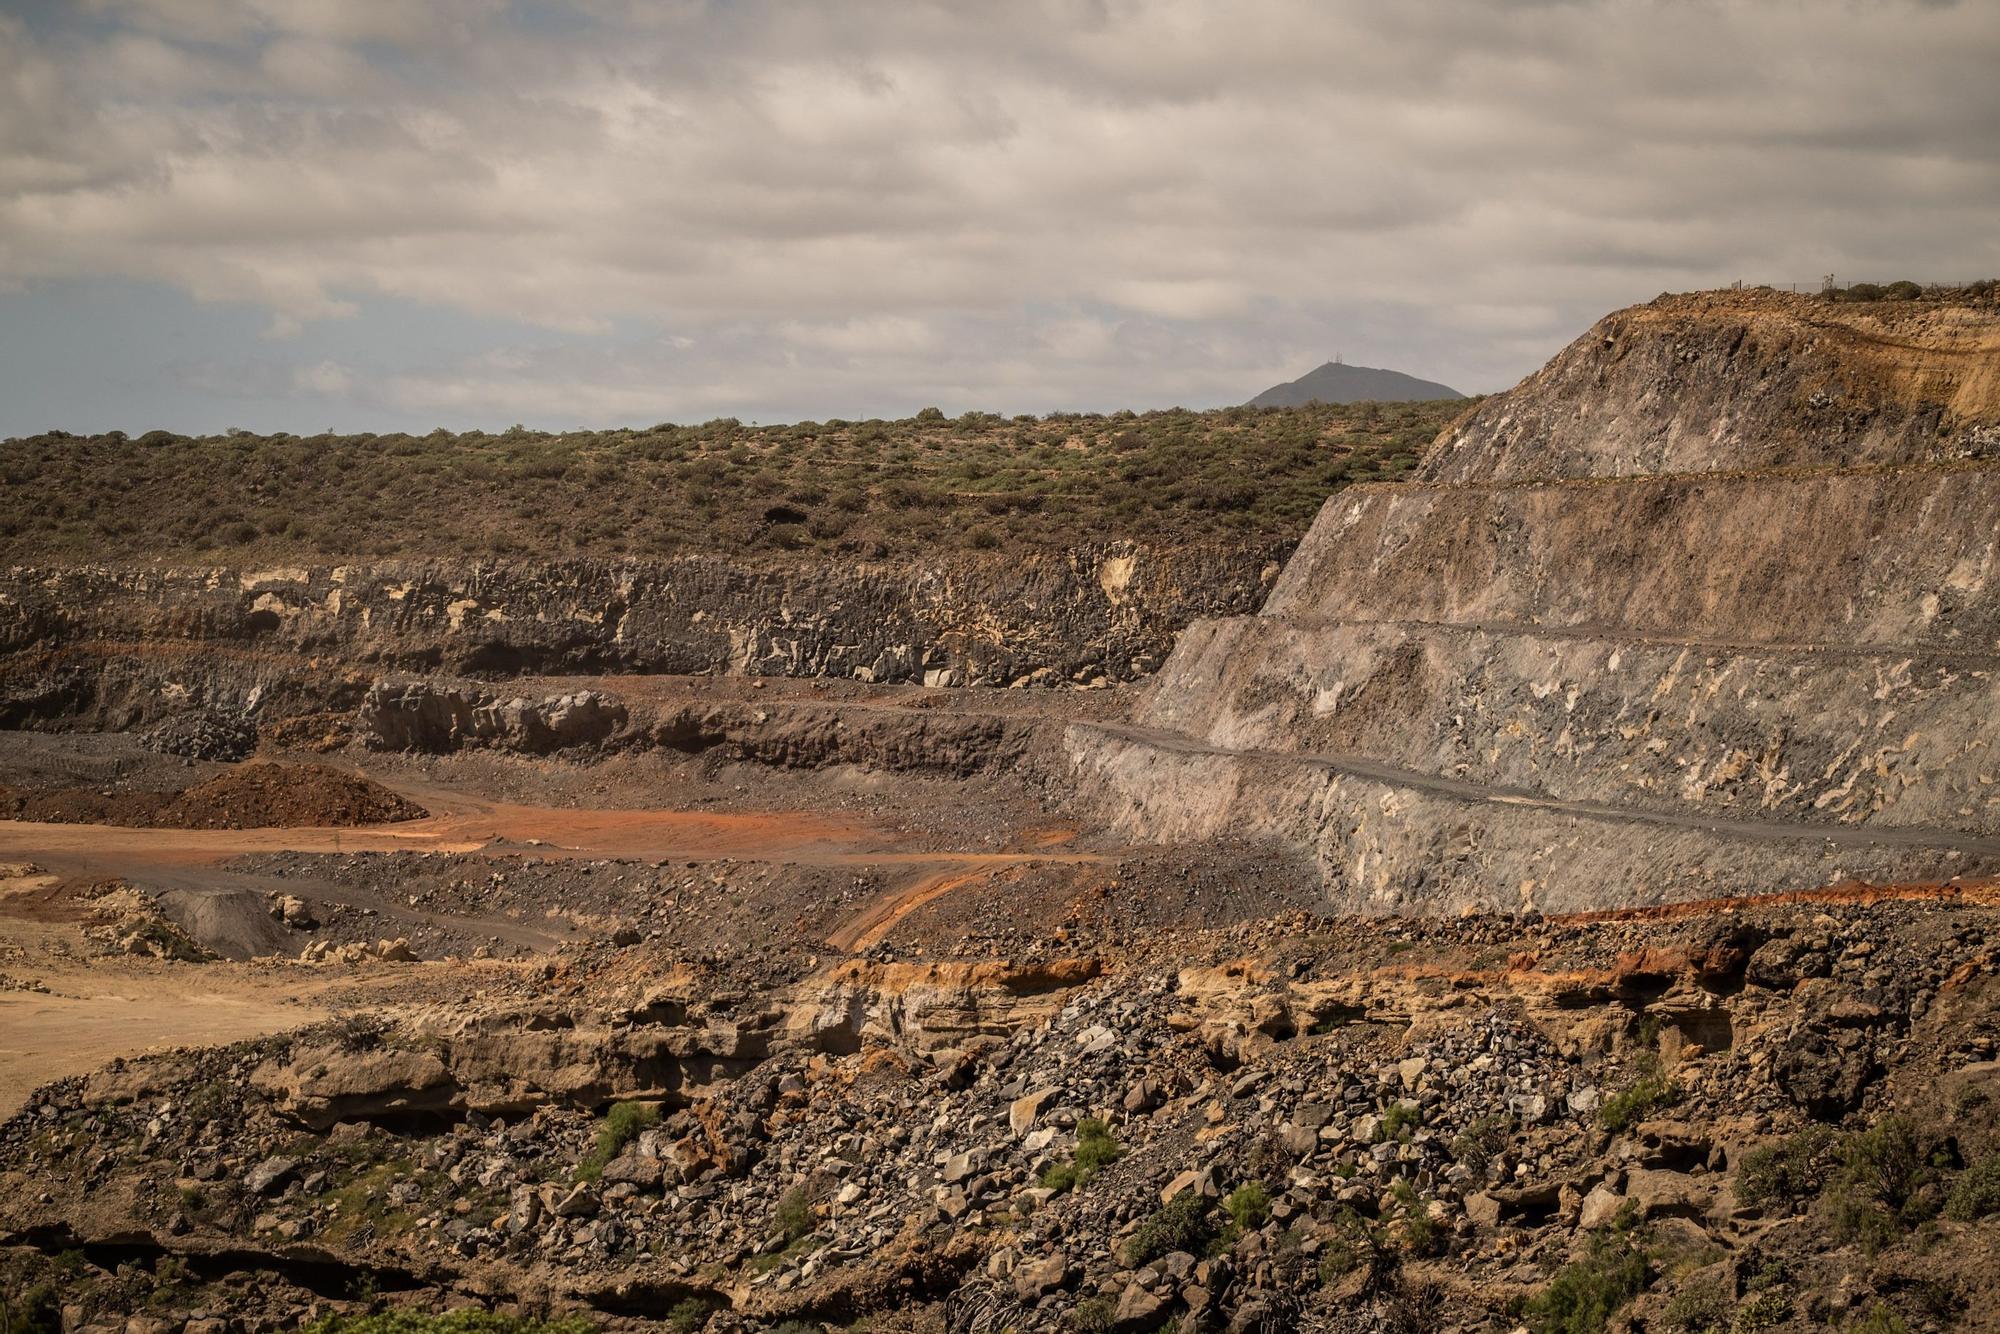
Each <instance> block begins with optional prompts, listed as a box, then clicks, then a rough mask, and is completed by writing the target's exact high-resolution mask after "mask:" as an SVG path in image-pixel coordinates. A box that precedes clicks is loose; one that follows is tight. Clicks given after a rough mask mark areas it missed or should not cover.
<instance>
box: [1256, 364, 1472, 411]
mask: <svg viewBox="0 0 2000 1334" xmlns="http://www.w3.org/2000/svg"><path fill="white" fill-rule="evenodd" d="M1464 397H1465V395H1464V394H1461V393H1459V392H1458V391H1457V390H1456V389H1453V388H1451V387H1450V386H1449V385H1442V384H1439V383H1437V382H1436V381H1434V380H1419V379H1418V378H1417V377H1416V376H1414V375H1405V374H1403V373H1402V372H1401V371H1390V370H1383V369H1381V368H1379V367H1375V366H1349V365H1348V364H1347V363H1346V362H1345V361H1343V360H1341V359H1340V358H1339V357H1335V358H1334V359H1333V360H1332V361H1329V362H1327V363H1326V364H1325V365H1324V366H1321V367H1320V368H1319V369H1318V370H1314V371H1309V372H1307V373H1306V374H1304V375H1301V376H1300V377H1299V378H1298V379H1296V380H1292V381H1290V382H1288V383H1286V384H1280V385H1273V386H1272V387H1271V388H1269V389H1266V390H1265V391H1264V392H1263V393H1261V394H1259V395H1257V397H1255V398H1253V399H1251V400H1250V403H1249V406H1251V407H1253V408H1296V407H1303V406H1304V405H1305V404H1307V403H1360V402H1363V401H1364V400H1369V399H1372V400H1374V401H1375V402H1378V403H1410V402H1418V401H1421V400H1424V399H1434V398H1464Z"/></svg>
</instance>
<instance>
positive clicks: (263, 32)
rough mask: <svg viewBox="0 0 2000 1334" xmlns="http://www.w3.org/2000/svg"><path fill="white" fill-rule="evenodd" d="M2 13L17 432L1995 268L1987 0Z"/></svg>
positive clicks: (502, 419)
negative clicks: (1745, 284) (1829, 277)
mask: <svg viewBox="0 0 2000 1334" xmlns="http://www.w3.org/2000/svg"><path fill="white" fill-rule="evenodd" d="M0 10H4V13H0V435H11V434H18V433H25V432H30V431H38V430H42V429H45V428H48V427H52V426H59V427H63V428H66V429H70V430H78V431H85V430H106V429H112V428H118V429H124V430H128V431H134V432H136V431H140V430H144V429H148V428H152V427H165V428H169V429H176V430H216V429H220V428H222V427H225V426H244V427H249V428H252V429H259V430H271V429H284V430H293V431H301V432H311V431H318V430H321V429H325V428H329V427H331V428H336V429H342V430H355V429H371V430H382V429H391V428H400V429H412V430H428V429H430V428H431V427H433V426H438V425H445V426H451V427H465V426H485V427H499V426H506V425H508V424H511V423H513V422H517V421H518V422H523V423H526V424H529V425H536V426H550V427H569V426H576V425H618V424H635V425H643V424H648V423H652V422H656V421H663V420H672V421H684V422H685V421H701V420H705V419H707V418H710V417H714V416H718V415H724V414H732V415H735V416H739V417H741V418H743V419H744V420H746V421H747V420H757V421H783V420H793V419H797V418H801V417H812V418H822V417H829V416H843V417H858V416H874V415H880V416H896V415H903V414H906V413H909V412H911V411H913V410H914V409H916V408H918V407H921V406H924V405H928V404H936V405H938V406H940V407H943V408H944V409H945V410H946V411H947V412H953V413H956V412H959V411H963V410H965V409H968V408H980V409H987V410H994V411H1001V412H1007V413H1014V412H1044V411H1049V410H1052V409H1065V408H1084V409H1107V408H1115V407H1122V406H1131V407H1136V408H1147V407H1165V406H1170V405H1174V404H1182V405H1186V406H1190V407H1195V406H1209V405H1215V404H1220V403H1230V402H1240V401H1242V400H1243V399H1245V398H1247V397H1249V396H1250V395H1251V394H1253V393H1255V392H1257V391H1258V390H1260V389H1263V388H1264V387H1266V386H1267V385H1269V384H1271V383H1273V382H1275V381H1277V380H1281V379H1290V378H1293V377H1295V376H1297V375H1299V374H1301V373H1303V372H1305V371H1306V370H1309V369H1311V368H1312V367H1313V366H1315V365H1317V364H1318V363H1319V362H1321V361H1324V360H1327V359H1329V358H1331V357H1332V356H1334V355H1335V354H1336V353H1341V354H1344V355H1345V357H1346V359H1347V360H1348V361H1350V362H1358V363H1362V364H1368V365H1380V366H1389V367H1394V368H1396V369H1400V370H1404V371H1408V372H1411V373H1413V374H1416V375H1420V376H1424V377H1426V378H1430V379H1438V380H1443V381H1445V382H1446V383H1449V384H1452V385H1455V386H1457V387H1458V388H1460V389H1463V390H1466V391H1468V392H1477V391H1483V390H1494V389H1500V388H1504V387H1505V386H1506V385H1508V384H1510V383H1512V382H1513V381H1514V380H1515V379H1516V378H1518V377H1519V376H1520V375H1522V374H1524V373H1525V372H1527V371H1529V370H1531V369H1533V368H1534V367H1535V366H1536V365H1539V364H1540V363H1541V362H1542V361H1543V360H1545V359H1546V358H1547V357H1548V356H1549V355H1550V354H1552V353H1553V352H1554V351H1555V350H1556V349H1557V348H1558V347H1560V346H1561V345H1562V344H1563V343H1565V342H1567V341H1568V340H1569V339H1570V338H1572V337H1574V336H1575V335H1576V334H1577V333H1578V332H1580V331H1581V330H1582V329H1583V328H1584V327H1586V326H1587V325H1588V324H1589V323H1590V322H1591V321H1592V320H1593V319H1595V318H1596V317H1597V316H1599V315H1600V314H1602V313H1604V312H1605V311H1607V310H1609V309H1612V308H1614V307H1617V306H1620V305H1624V304H1628V303H1630V302H1633V301H1639V300H1645V299H1648V298H1650V297H1652V296H1654V295H1655V294H1657V293H1659V292H1661V291H1663V290H1681V289H1687V288H1692V287H1706V286H1717V285H1723V284H1726V283H1727V282H1729V281H1730V280H1732V279H1735V278H1743V279H1746V280H1749V281H1751V282H1759V281H1766V282H1774V283H1781V284H1789V283H1792V282H1800V283H1807V282H1812V281H1814V280H1816V279H1817V278H1818V277H1819V276H1820V275H1821V274H1823V273H1825V272H1828V271H1833V272H1836V273H1839V274H1841V275H1842V276H1843V277H1849V276H1851V277H1856V278H1867V279H1875V280H1889V279H1894V278H1899V277H1904V276H1908V277H1912V278H1916V279H1918V280H1925V281H1928V280H1963V279H1969V278H1974V277H1981V276H1988V275H1994V274H2000V0H1963V2H1962V3H1958V4H1949V3H1918V2H1917V0H1907V2H1905V0H1853V2H1851V3H1849V2H1844V0H1738V2H1737V3H1721V2H1719V0H1718V2H1715V3H1703V2H1702V0H1676V2H1674V3H1665V2H1662V3H1656V4H1641V3H1635V2H1632V3H1628V2H1622V0H1603V2H1601V3H1599V2H1595V0H1569V2H1564V0H1548V2H1545V3H1543V2H1534V3H1531V2H1528V0H1458V2H1455V3H1447V2H1442V0H1439V2H1430V0H1397V2H1396V3H1387V2H1386V0H1296V2H1288V0H1213V2H1212V3H1211V2H1209V0H1132V2H1129V3H1128V2H1125V0H1094V2H1092V0H1077V2H1075V3H1069V2H1064V0H1044V2H1040V3H1036V2H1032V0H964V3H921V2H919V0H893V2H888V0H885V2H884V3H879V4H875V3H867V2H866V0H837V2H835V0H828V2H827V3H824V4H806V3H758V2H757V0H734V2H727V3H726V2H724V0H714V2H713V3H702V2H701V0H659V2H656V3H640V2H639V0H624V2H621V0H594V2H587V3H577V4H571V5H552V4H551V5H541V4H528V3H512V4H509V3H505V2H504V0H424V3H412V2H411V0H60V2H59V3H57V2H54V0H51V2H50V3H34V2H33V0H0Z"/></svg>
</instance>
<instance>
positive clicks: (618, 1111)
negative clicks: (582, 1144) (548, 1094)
mask: <svg viewBox="0 0 2000 1334" xmlns="http://www.w3.org/2000/svg"><path fill="white" fill-rule="evenodd" d="M659 1119H660V1109H659V1108H658V1107H655V1106H654V1105H653V1104H652V1103H650V1102H621V1103H615V1104H613V1106H612V1108H611V1110H610V1111H608V1112H606V1113H605V1114H604V1124H603V1125H601V1126H599V1127H598V1128H597V1143H596V1144H594V1145H592V1146H591V1149H590V1152H589V1153H588V1154H586V1155H585V1156H584V1159H583V1161H582V1162H581V1163H579V1164H578V1165H577V1169H576V1179H577V1180H578V1181H595V1180H597V1179H598V1178H599V1177H601V1176H603V1175H604V1167H605V1164H607V1163H609V1162H610V1161H611V1160H612V1159H613V1158H616V1157H617V1156H618V1155H619V1154H620V1153H621V1152H623V1151H624V1148H625V1146H626V1145H627V1144H630V1143H631V1142H632V1141H633V1140H635V1139H637V1138H639V1133H640V1132H641V1131H643V1130H645V1129H646V1128H647V1127H648V1126H650V1125H652V1124H653V1123H654V1122H656V1121H658V1120H659Z"/></svg>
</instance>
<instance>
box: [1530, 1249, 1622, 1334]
mask: <svg viewBox="0 0 2000 1334" xmlns="http://www.w3.org/2000/svg"><path fill="white" fill-rule="evenodd" d="M1646 1279H1647V1267H1646V1256H1645V1253H1644V1252H1643V1251H1641V1250H1640V1249H1639V1247H1638V1245H1637V1244H1636V1243H1635V1242H1634V1241H1633V1240H1632V1239H1631V1238H1630V1237H1629V1236H1625V1235H1622V1234H1618V1233H1613V1234H1611V1235H1609V1236H1606V1235H1605V1234H1603V1233H1599V1234H1598V1235H1597V1236H1595V1237H1593V1238H1591V1242H1590V1247H1589V1249H1588V1250H1586V1251H1585V1252H1584V1254H1583V1255H1582V1256H1581V1257H1580V1258H1578V1259H1575V1260H1572V1261H1570V1263H1568V1264H1566V1265H1564V1266H1563V1267H1562V1268H1561V1269H1559V1270H1557V1271H1556V1276H1555V1277H1554V1278H1553V1279H1551V1280H1549V1285H1548V1287H1546V1288H1544V1289H1542V1291H1541V1292H1540V1293H1539V1294H1537V1295H1536V1296H1535V1298H1534V1299H1533V1300H1532V1301H1530V1302H1529V1303H1528V1307H1527V1311H1526V1315H1527V1318H1528V1320H1527V1323H1528V1327H1529V1328H1530V1329H1532V1330H1534V1331H1535V1334H1599V1331H1601V1330H1603V1328H1604V1327H1605V1325H1607V1324H1608V1323H1610V1320H1611V1317H1612V1316H1614V1315H1616V1314H1617V1313H1618V1312H1619V1311H1620V1310H1621V1309H1623V1308H1624V1306H1625V1305H1626V1303H1628V1302H1630V1301H1631V1300H1632V1299H1633V1298H1634V1297H1637V1296H1638V1295H1639V1294H1640V1293H1642V1292H1644V1291H1645V1290H1646Z"/></svg>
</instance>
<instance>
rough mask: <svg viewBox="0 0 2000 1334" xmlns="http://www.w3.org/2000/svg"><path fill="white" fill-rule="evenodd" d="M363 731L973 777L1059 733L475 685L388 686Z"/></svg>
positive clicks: (694, 698)
mask: <svg viewBox="0 0 2000 1334" xmlns="http://www.w3.org/2000/svg"><path fill="white" fill-rule="evenodd" d="M918 702H919V703H922V702H927V701H924V700H922V699H921V697H920V698H919V700H918ZM354 730H355V735H356V736H357V738H358V739H359V740H360V741H361V743H362V744H363V745H365V746H367V747H368V748H369V749H371V750H400V751H419V752H425V753H430V754H448V753H450V752H453V751H457V750H468V749H490V750H501V751H510V752H513V753H515V754H522V755H547V754H552V753H554V752H557V751H562V750H569V749H572V748H577V747H589V748H593V749H597V750H664V751H678V752H681V753H683V754H689V755H696V754H704V753H708V752H711V751H712V752H716V753H718V754H720V755H722V756H725V757H727V758H732V759H742V760H753V761H756V762H758V763H761V764H769V765H774V766H777V767H779V768H824V767H827V766H829V765H836V764H859V765H865V766H868V767H870V768H876V769H888V770H912V769H922V770H931V771H937V772H943V773H949V774H957V775H967V774H972V773H975V772H978V771H980V770H983V769H988V768H994V767H1004V766H1007V765H1011V764H1013V763H1014V762H1016V761H1018V760H1020V759H1021V758H1022V757H1023V756H1024V755H1025V754H1026V753H1028V752H1029V750H1030V749H1032V748H1036V747H1045V748H1046V749H1047V750H1048V751H1049V752H1051V753H1053V752H1054V751H1055V750H1056V749H1058V746H1057V740H1058V738H1057V735H1056V733H1057V731H1058V730H1059V729H1058V728H1057V727H1056V726H1055V725H1053V724H1051V723H1050V722H1049V721H1048V720H1046V719H1044V718H1041V717H1038V716H1035V715H1032V714H1008V713H1004V712H983V711H978V710H970V711H968V710H964V709H954V710H951V711H944V710H931V709H923V708H914V707H911V708H901V707H896V706H895V705H894V704H893V703H890V702H887V701H884V702H883V703H881V704H880V705H878V706H876V707H872V708H869V709H864V710H856V709H843V708H841V707H840V706H839V705H837V704H833V703H829V704H825V705H818V704H813V703H810V702H803V701H798V700H771V701H769V702H759V703H755V704H749V703H743V702H739V701H732V700H718V699H713V698H704V697H701V696H699V695H693V694H690V695H689V696H688V697H686V698H669V699H658V698H648V699H646V700H645V701H643V702H641V703H638V704H636V705H633V706H630V707H628V706H627V704H626V703H625V701H623V700H622V699H620V698H618V697H616V696H614V695H612V694H610V693H608V692H605V691H601V690H594V689H593V690H579V691H569V692H565V693H563V694H558V695H548V696H544V697H542V698H541V699H533V698H529V697H525V696H518V695H508V694H506V693H504V692H498V691H494V690H490V689H487V688H485V687H483V686H480V685H477V684H474V683H470V682H436V681H412V682H391V681H384V682H380V683H378V684H377V685H376V686H375V687H374V688H373V689H371V690H370V691H369V692H368V694H367V696H366V698H364V699H363V700H362V702H361V707H360V709H359V710H358V712H357V713H356V715H355V719H354Z"/></svg>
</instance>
